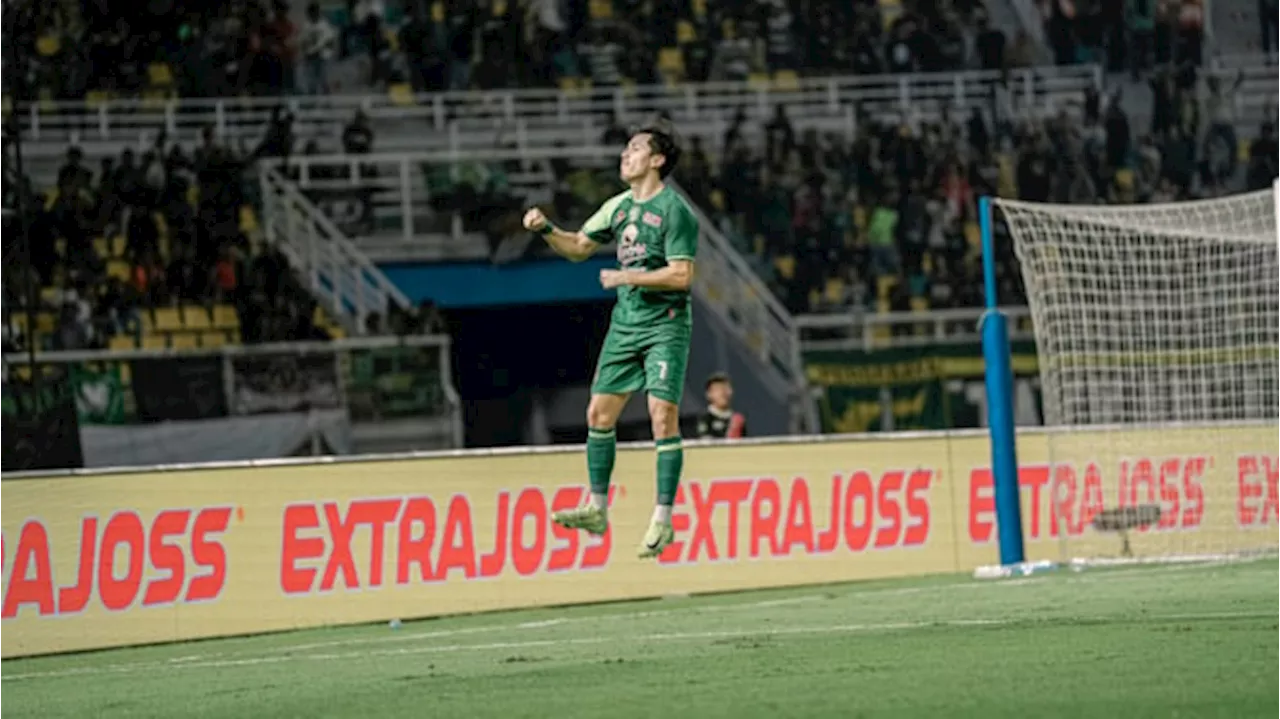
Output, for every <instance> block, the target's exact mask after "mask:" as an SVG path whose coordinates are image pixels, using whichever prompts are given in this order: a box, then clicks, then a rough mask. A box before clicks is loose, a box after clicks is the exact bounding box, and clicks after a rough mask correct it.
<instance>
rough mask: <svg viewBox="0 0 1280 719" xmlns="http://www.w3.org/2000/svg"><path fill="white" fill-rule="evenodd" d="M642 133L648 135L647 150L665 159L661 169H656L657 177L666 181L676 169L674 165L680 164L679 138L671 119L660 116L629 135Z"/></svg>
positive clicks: (663, 115)
mask: <svg viewBox="0 0 1280 719" xmlns="http://www.w3.org/2000/svg"><path fill="white" fill-rule="evenodd" d="M642 132H643V133H646V134H648V135H649V150H650V151H651V152H652V153H653V154H655V155H662V156H663V157H664V158H666V159H665V161H663V163H662V167H659V168H658V176H659V177H662V178H663V179H666V177H667V175H670V174H671V172H672V171H673V170H675V169H676V163H678V162H680V138H679V136H678V135H677V134H676V128H675V125H673V124H672V123H671V118H669V117H667V116H666V115H665V114H660V115H657V116H656V117H654V118H653V119H652V120H650V121H648V122H646V123H644V124H643V125H641V126H639V127H637V128H636V129H635V131H634V132H632V133H631V134H632V135H638V134H640V133H642Z"/></svg>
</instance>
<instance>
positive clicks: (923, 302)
mask: <svg viewBox="0 0 1280 719" xmlns="http://www.w3.org/2000/svg"><path fill="white" fill-rule="evenodd" d="M911 311H912V312H928V311H929V299H928V298H927V297H912V298H911Z"/></svg>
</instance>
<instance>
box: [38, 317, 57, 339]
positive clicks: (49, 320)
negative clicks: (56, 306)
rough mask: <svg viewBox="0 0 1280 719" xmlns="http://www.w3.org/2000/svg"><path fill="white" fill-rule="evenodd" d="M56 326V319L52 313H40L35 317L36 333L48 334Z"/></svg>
mask: <svg viewBox="0 0 1280 719" xmlns="http://www.w3.org/2000/svg"><path fill="white" fill-rule="evenodd" d="M57 326H58V317H57V315H55V314H53V313H52V312H41V313H39V314H37V315H36V332H38V333H39V334H48V333H50V332H53V330H54V329H55V328H56V327H57Z"/></svg>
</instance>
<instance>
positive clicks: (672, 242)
mask: <svg viewBox="0 0 1280 719" xmlns="http://www.w3.org/2000/svg"><path fill="white" fill-rule="evenodd" d="M678 208H679V209H678V210H676V211H675V212H673V213H671V222H670V224H668V225H667V235H666V237H665V238H664V239H665V243H666V246H665V247H664V250H665V252H666V256H667V261H668V262H670V261H671V260H688V261H690V262H692V261H693V258H694V256H695V255H697V254H698V218H696V217H694V216H693V211H692V210H690V209H689V207H688V206H687V205H685V204H684V203H680V204H679V205H678Z"/></svg>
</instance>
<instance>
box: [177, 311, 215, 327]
mask: <svg viewBox="0 0 1280 719" xmlns="http://www.w3.org/2000/svg"><path fill="white" fill-rule="evenodd" d="M182 324H183V326H184V327H186V328H187V329H189V330H204V329H208V328H209V327H210V325H211V324H212V321H211V320H210V318H209V313H208V311H206V310H205V308H203V307H186V308H183V311H182Z"/></svg>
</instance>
